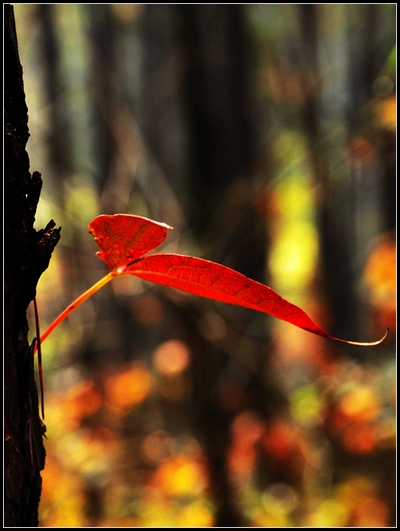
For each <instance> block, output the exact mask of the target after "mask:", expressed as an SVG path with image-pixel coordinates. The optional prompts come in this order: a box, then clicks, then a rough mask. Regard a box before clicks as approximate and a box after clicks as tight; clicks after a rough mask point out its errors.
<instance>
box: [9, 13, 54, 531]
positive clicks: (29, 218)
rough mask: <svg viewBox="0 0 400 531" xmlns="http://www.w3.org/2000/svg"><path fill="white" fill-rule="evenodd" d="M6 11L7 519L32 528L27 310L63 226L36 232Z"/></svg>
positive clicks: (34, 421)
mask: <svg viewBox="0 0 400 531" xmlns="http://www.w3.org/2000/svg"><path fill="white" fill-rule="evenodd" d="M4 8H5V9H4V24H5V31H4V59H5V62H4V73H5V75H4V137H5V145H4V153H5V159H4V162H5V171H4V192H5V200H4V202H5V212H4V235H5V241H4V251H5V270H4V288H5V289H4V308H5V312H4V392H5V396H4V422H5V443H4V451H5V463H4V464H5V468H4V476H5V497H4V498H5V501H4V524H5V526H6V527H34V526H37V525H38V506H39V499H40V492H41V476H40V470H42V469H43V467H44V460H45V450H44V446H43V439H42V437H43V425H42V423H41V420H40V418H39V413H38V394H37V389H36V384H35V379H34V357H33V355H32V349H31V347H30V345H29V343H28V323H27V317H26V310H27V308H28V306H29V304H30V302H31V301H32V299H33V298H34V297H35V294H36V285H37V282H38V280H39V277H40V275H41V274H42V272H43V271H44V270H45V269H46V268H47V266H48V264H49V260H50V256H51V253H52V251H53V249H54V246H55V245H56V243H57V241H58V240H59V238H60V229H55V228H54V226H55V223H54V221H50V222H49V223H48V225H47V227H46V228H45V229H43V230H40V231H38V232H37V231H36V230H35V229H34V228H33V223H34V220H35V212H36V206H37V203H38V200H39V195H40V190H41V186H42V181H41V177H40V174H39V173H38V172H34V173H33V175H32V176H31V175H30V172H29V158H28V154H27V152H26V150H25V146H26V142H27V140H28V137H29V132H28V109H27V106H26V102H25V94H24V87H23V80H22V67H21V64H20V61H19V55H18V45H17V37H16V30H15V20H14V11H13V8H12V6H10V5H5V6H4Z"/></svg>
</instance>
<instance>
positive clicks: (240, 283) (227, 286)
mask: <svg viewBox="0 0 400 531" xmlns="http://www.w3.org/2000/svg"><path fill="white" fill-rule="evenodd" d="M170 228H171V227H169V226H168V225H166V224H164V223H158V222H156V221H152V220H150V219H147V218H144V217H140V216H134V215H130V214H115V215H100V216H97V217H96V218H95V219H93V221H91V223H90V224H89V232H90V233H91V234H92V235H93V237H94V240H95V242H96V244H97V245H98V247H99V248H100V251H99V252H98V253H97V254H98V256H99V257H100V258H102V259H103V260H104V261H105V262H106V263H107V264H108V266H109V267H110V268H111V269H112V273H113V274H114V276H116V275H120V274H130V275H134V276H137V277H140V278H142V279H144V280H148V281H151V282H154V283H156V284H161V285H163V286H168V287H171V288H176V289H179V290H181V291H185V292H187V293H192V294H194V295H199V296H201V297H207V298H209V299H213V300H216V301H220V302H225V303H229V304H235V305H238V306H244V307H246V308H250V309H252V310H256V311H259V312H264V313H268V314H270V315H272V316H274V317H276V318H278V319H282V320H283V321H287V322H289V323H291V324H293V325H295V326H298V327H299V328H303V329H304V330H307V331H308V332H312V333H313V334H317V335H319V336H322V337H325V338H328V339H333V340H335V341H341V342H344V343H349V344H353V345H376V344H379V343H380V342H381V341H383V339H385V337H386V335H387V333H386V334H385V335H384V337H383V338H381V339H379V340H378V341H375V342H371V343H358V342H353V341H347V340H343V339H339V338H334V337H332V336H331V335H329V334H328V333H327V332H326V331H325V330H323V329H322V328H321V327H320V326H318V325H317V324H316V323H314V322H313V321H312V320H311V319H310V317H309V316H308V315H307V314H306V313H305V312H304V311H303V310H302V309H301V308H299V307H298V306H295V305H294V304H292V303H291V302H289V301H287V300H286V299H284V298H283V297H281V296H280V295H278V293H276V292H275V291H273V290H272V289H271V288H269V287H268V286H265V285H264V284H261V283H259V282H256V281H255V280H251V279H249V278H247V277H245V276H244V275H242V274H241V273H238V272H237V271H235V270H233V269H230V268H228V267H226V266H223V265H221V264H217V263H215V262H210V261H209V260H204V259H202V258H194V257H191V256H185V255H179V254H154V255H150V256H144V255H145V254H146V253H147V252H149V251H151V250H153V249H155V248H156V247H158V246H159V245H160V244H161V243H162V242H163V241H164V240H165V238H166V236H167V232H168V229H170Z"/></svg>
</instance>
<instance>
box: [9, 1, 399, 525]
mask: <svg viewBox="0 0 400 531" xmlns="http://www.w3.org/2000/svg"><path fill="white" fill-rule="evenodd" d="M15 18H16V25H17V33H18V41H19V49H20V56H21V63H22V66H23V72H24V83H25V92H26V97H27V105H28V109H29V128H30V134H31V137H30V140H29V142H28V152H29V156H30V161H31V169H32V171H34V170H38V171H40V172H41V173H42V177H43V181H44V189H43V193H42V199H41V201H40V203H39V208H38V214H37V224H38V226H42V225H44V224H45V223H47V221H48V219H50V218H53V219H54V220H55V221H56V223H57V226H58V225H61V226H62V232H61V241H60V243H59V244H58V246H57V248H56V250H55V252H54V255H53V258H52V261H51V264H50V268H49V270H48V271H46V273H45V275H44V276H43V278H42V279H41V281H40V285H39V292H38V304H39V310H40V313H41V326H42V328H43V330H42V331H44V329H45V328H46V326H47V325H48V324H49V323H50V322H51V321H52V320H53V319H54V318H55V317H56V315H57V314H58V313H59V312H60V311H62V310H63V309H64V308H65V307H66V306H67V305H68V304H69V303H70V302H71V301H72V300H73V299H74V298H75V297H77V296H78V295H79V294H80V293H82V292H83V291H84V290H86V289H87V288H88V287H89V286H90V285H91V284H93V283H94V282H96V281H97V280H99V279H100V278H101V276H102V275H103V274H105V273H106V269H105V265H104V264H103V263H102V261H101V260H99V259H98V258H97V257H96V256H95V252H96V250H97V248H96V246H95V244H94V242H93V239H92V237H91V236H90V235H89V234H88V232H87V226H88V223H89V222H90V221H91V220H92V219H93V218H94V217H95V216H96V215H98V214H114V213H118V212H121V213H131V214H137V215H142V216H146V217H149V218H152V219H155V220H157V221H161V222H164V223H167V224H169V225H172V226H173V227H174V231H172V232H171V233H170V235H169V237H168V239H167V241H166V243H165V244H164V246H163V248H162V249H163V250H164V251H166V252H178V253H181V254H189V255H193V256H200V257H203V258H207V259H211V260H214V261H217V262H220V263H222V264H224V265H227V266H229V267H233V268H235V269H237V270H238V271H240V272H242V273H244V274H245V275H247V276H249V277H251V278H253V279H255V280H257V281H259V282H263V283H266V284H268V285H269V286H271V287H272V288H273V289H275V290H277V291H278V292H279V293H280V294H281V295H282V296H284V297H286V298H288V299H289V300H290V301H292V302H294V303H295V304H298V305H300V306H301V307H302V308H303V309H304V310H305V311H307V313H309V314H310V316H311V317H312V318H313V319H314V320H315V321H316V322H317V323H318V324H320V325H321V326H323V327H324V328H325V329H327V330H328V332H329V333H331V334H332V335H334V336H338V337H343V338H346V339H351V340H358V341H372V340H375V339H377V338H378V337H380V336H381V335H382V334H383V332H384V330H385V328H386V327H390V334H389V337H388V338H387V340H386V341H385V342H384V343H383V344H382V345H380V346H378V347H372V348H358V347H350V346H345V345H342V344H336V343H332V342H330V341H327V340H324V339H322V338H319V337H316V336H313V335H312V334H308V333H307V332H305V331H303V330H299V329H296V328H295V327H292V326H291V325H289V324H287V323H283V322H278V321H276V320H273V319H272V318H268V317H266V316H265V315H258V314H257V313H256V312H253V311H251V310H245V309H242V308H237V307H233V306H228V305H223V304H217V303H214V302H212V301H208V300H203V299H200V298H196V297H191V296H187V295H185V294H182V293H180V292H177V291H174V290H167V289H162V288H158V287H157V286H153V285H151V284H149V283H145V282H142V281H140V280H139V279H133V278H118V279H115V280H114V281H113V282H112V283H111V285H108V286H106V287H105V288H104V289H103V290H101V291H100V292H99V293H97V294H96V295H95V296H94V297H93V298H92V299H90V300H88V301H87V302H85V304H84V305H83V306H82V307H80V308H79V309H78V310H76V312H74V313H73V314H71V316H70V317H69V318H68V320H67V321H66V322H64V323H63V324H62V325H61V326H60V328H59V329H57V330H56V331H55V332H54V333H53V334H52V335H51V336H50V337H49V338H48V339H47V340H46V342H45V343H44V344H43V355H44V370H45V384H46V403H45V408H46V425H47V437H48V440H47V441H46V442H45V445H46V451H47V458H46V468H45V470H44V473H43V493H42V499H41V505H40V522H41V525H42V526H53V527H54V526H69V527H74V526H75V527H83V526H102V527H109V526H112V527H134V526H142V527H146V526H147V527H149V526H153V527H158V526H161V527H162V526H172V527H187V526H199V527H208V526H227V527H229V526H258V527H270V526H272V527H281V526H282V527H283V526H292V527H321V526H325V527H343V526H356V527H373V526H377V527H384V526H393V525H394V524H395V495H394V493H395V395H396V391H395V361H394V359H395V328H396V323H395V300H396V299H395V241H396V240H395V228H396V204H395V197H396V185H395V170H396V156H395V141H396V132H395V124H396V119H395V116H396V111H395V108H396V85H395V82H396V55H395V53H396V51H395V40H396V31H395V28H396V24H395V22H396V7H395V5H394V4H379V5H378V4H368V5H358V4H357V5H314V4H313V5H306V4H303V5H139V4H128V5H117V4H114V5H107V4H104V5H72V4H70V5H50V4H40V5H33V4H32V5H16V6H15ZM42 220H44V221H43V222H42ZM31 329H32V333H33V330H34V324H33V320H32V324H31Z"/></svg>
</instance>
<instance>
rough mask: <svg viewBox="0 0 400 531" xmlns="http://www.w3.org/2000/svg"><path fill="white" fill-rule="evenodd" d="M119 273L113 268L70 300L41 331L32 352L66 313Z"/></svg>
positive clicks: (34, 351) (36, 349)
mask: <svg viewBox="0 0 400 531" xmlns="http://www.w3.org/2000/svg"><path fill="white" fill-rule="evenodd" d="M118 274H119V271H118V270H113V271H111V272H110V273H108V274H107V275H106V276H105V277H103V278H101V279H100V280H99V281H98V282H96V284H93V286H92V287H91V288H89V289H88V290H86V291H85V292H84V293H82V295H79V297H78V298H77V299H75V300H74V302H71V304H70V305H69V306H67V307H66V308H65V310H64V311H63V312H61V313H60V315H59V316H58V317H57V318H56V319H54V321H53V322H52V323H51V325H50V326H49V327H48V328H47V330H46V331H45V332H43V334H42V336H41V337H40V340H39V339H38V341H37V342H36V344H35V346H34V349H33V353H34V354H35V353H36V352H37V351H38V345H39V344H41V343H43V341H44V340H45V339H46V337H47V336H48V335H50V334H51V332H52V331H53V330H54V329H55V328H56V327H57V326H58V325H59V324H60V323H62V321H64V319H65V318H66V317H68V315H69V314H70V313H71V312H73V311H74V310H75V309H76V308H78V306H80V305H81V304H82V302H85V300H86V299H88V298H89V297H91V296H92V295H93V294H94V293H96V291H98V290H99V289H100V288H102V287H103V286H104V285H105V284H107V282H110V280H112V279H113V278H114V277H115V276H117V275H118Z"/></svg>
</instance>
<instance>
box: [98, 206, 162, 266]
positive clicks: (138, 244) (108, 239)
mask: <svg viewBox="0 0 400 531" xmlns="http://www.w3.org/2000/svg"><path fill="white" fill-rule="evenodd" d="M171 228H172V227H169V226H168V225H166V224H165V223H158V222H157V221H153V220H151V219H147V218H144V217H141V216H133V215H131V214H114V215H112V216H110V215H105V214H104V215H101V216H97V217H96V218H94V219H93V220H92V221H91V222H90V224H89V232H90V234H91V235H92V236H93V237H94V241H95V242H96V244H97V245H98V247H99V248H100V251H99V252H98V253H97V255H98V256H99V257H100V258H102V259H103V260H104V261H105V262H106V264H107V265H108V266H109V267H110V268H111V269H115V268H122V267H123V266H126V265H127V264H128V263H130V262H132V261H133V260H136V259H137V258H140V257H141V256H143V255H144V254H146V253H148V252H149V251H151V250H153V249H155V248H156V247H158V246H159V245H160V244H161V243H162V242H163V241H164V240H165V238H166V237H167V233H168V229H171Z"/></svg>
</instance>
